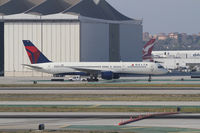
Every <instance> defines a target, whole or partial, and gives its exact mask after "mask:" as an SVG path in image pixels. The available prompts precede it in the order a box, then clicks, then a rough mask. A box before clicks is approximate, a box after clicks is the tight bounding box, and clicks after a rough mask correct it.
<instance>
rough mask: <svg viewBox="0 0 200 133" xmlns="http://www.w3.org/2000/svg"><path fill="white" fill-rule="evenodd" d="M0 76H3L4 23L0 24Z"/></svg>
mask: <svg viewBox="0 0 200 133" xmlns="http://www.w3.org/2000/svg"><path fill="white" fill-rule="evenodd" d="M0 76H4V23H3V22H0Z"/></svg>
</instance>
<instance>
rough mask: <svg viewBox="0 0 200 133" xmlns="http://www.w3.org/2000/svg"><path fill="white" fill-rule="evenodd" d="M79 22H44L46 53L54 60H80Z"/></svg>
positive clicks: (44, 49) (44, 48)
mask: <svg viewBox="0 0 200 133" xmlns="http://www.w3.org/2000/svg"><path fill="white" fill-rule="evenodd" d="M79 30H80V25H79V22H74V23H70V22H54V23H52V22H45V23H43V34H42V35H43V39H42V46H43V51H44V54H45V55H46V56H47V58H49V59H50V60H52V61H53V62H79V61H80V52H79V51H80V34H79Z"/></svg>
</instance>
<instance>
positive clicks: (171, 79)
mask: <svg viewBox="0 0 200 133" xmlns="http://www.w3.org/2000/svg"><path fill="white" fill-rule="evenodd" d="M51 79H64V82H62V81H60V82H59V81H51ZM34 81H37V83H39V84H55V83H56V84H85V83H87V82H81V81H69V80H68V78H66V77H64V78H54V77H0V84H33V82H34ZM199 81H200V78H195V79H194V78H193V79H192V78H191V76H152V82H150V83H149V82H148V76H143V77H138V76H136V77H121V78H120V79H118V80H100V81H99V82H95V83H94V84H124V83H127V84H143V83H148V84H153V83H157V84H159V83H162V84H163V83H165V84H167V83H171V84H183V83H187V84H188V83H190V84H200V83H199ZM89 84H92V83H89Z"/></svg>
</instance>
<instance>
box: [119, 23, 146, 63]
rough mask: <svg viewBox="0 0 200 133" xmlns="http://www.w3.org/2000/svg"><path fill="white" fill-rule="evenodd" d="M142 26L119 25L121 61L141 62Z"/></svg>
mask: <svg viewBox="0 0 200 133" xmlns="http://www.w3.org/2000/svg"><path fill="white" fill-rule="evenodd" d="M142 30H143V29H142V25H137V24H120V56H121V60H122V61H142V48H143V45H142Z"/></svg>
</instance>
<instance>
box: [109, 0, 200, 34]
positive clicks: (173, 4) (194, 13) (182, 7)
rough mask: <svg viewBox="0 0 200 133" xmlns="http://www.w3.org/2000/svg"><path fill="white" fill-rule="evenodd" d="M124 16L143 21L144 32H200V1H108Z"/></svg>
mask: <svg viewBox="0 0 200 133" xmlns="http://www.w3.org/2000/svg"><path fill="white" fill-rule="evenodd" d="M107 2H109V3H110V4H111V5H112V6H113V7H115V8H116V9H117V10H118V11H120V12H121V13H122V14H124V15H126V16H128V17H130V18H134V19H143V31H144V32H150V33H151V34H157V33H170V32H179V33H188V34H197V33H199V32H200V0H107Z"/></svg>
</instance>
